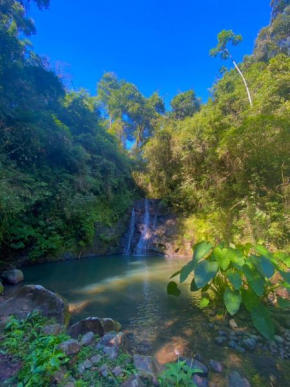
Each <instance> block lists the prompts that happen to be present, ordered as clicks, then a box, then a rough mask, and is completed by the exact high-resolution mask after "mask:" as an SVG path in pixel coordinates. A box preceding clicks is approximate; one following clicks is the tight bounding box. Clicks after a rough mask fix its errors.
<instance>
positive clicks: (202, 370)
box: [179, 356, 208, 375]
mask: <svg viewBox="0 0 290 387" xmlns="http://www.w3.org/2000/svg"><path fill="white" fill-rule="evenodd" d="M179 359H180V360H181V361H184V360H185V361H186V364H187V365H188V367H190V368H192V369H194V368H197V369H198V370H199V371H196V374H198V375H207V374H208V368H207V366H206V365H205V364H203V363H202V362H201V361H199V360H196V359H188V358H184V357H182V356H181V357H180V358H179Z"/></svg>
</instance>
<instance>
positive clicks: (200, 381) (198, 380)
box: [192, 374, 208, 387]
mask: <svg viewBox="0 0 290 387" xmlns="http://www.w3.org/2000/svg"><path fill="white" fill-rule="evenodd" d="M192 380H193V381H194V383H195V384H196V386H197V387H207V386H208V380H207V379H206V378H202V377H201V376H199V375H197V374H195V375H193V378H192Z"/></svg>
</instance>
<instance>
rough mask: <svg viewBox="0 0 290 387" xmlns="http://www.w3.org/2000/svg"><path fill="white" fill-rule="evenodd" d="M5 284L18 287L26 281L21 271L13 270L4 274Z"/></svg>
mask: <svg viewBox="0 0 290 387" xmlns="http://www.w3.org/2000/svg"><path fill="white" fill-rule="evenodd" d="M1 277H2V279H3V282H6V283H8V284H11V285H17V284H19V283H20V282H22V281H23V280H24V275H23V273H22V271H21V270H17V269H13V270H7V271H4V272H3V273H2V276H1Z"/></svg>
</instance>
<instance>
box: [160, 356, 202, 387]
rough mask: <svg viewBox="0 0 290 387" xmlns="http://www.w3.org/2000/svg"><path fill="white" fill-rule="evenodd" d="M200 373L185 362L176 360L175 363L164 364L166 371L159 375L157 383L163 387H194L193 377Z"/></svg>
mask: <svg viewBox="0 0 290 387" xmlns="http://www.w3.org/2000/svg"><path fill="white" fill-rule="evenodd" d="M198 372H201V370H200V369H198V368H197V367H193V368H192V367H190V366H188V365H187V364H186V361H185V360H183V361H181V360H180V359H179V358H178V361H177V362H176V363H169V364H166V369H165V371H163V373H162V374H161V375H160V378H159V381H160V383H161V386H164V387H171V386H172V387H173V386H174V387H196V384H195V383H194V381H193V375H194V374H196V373H198Z"/></svg>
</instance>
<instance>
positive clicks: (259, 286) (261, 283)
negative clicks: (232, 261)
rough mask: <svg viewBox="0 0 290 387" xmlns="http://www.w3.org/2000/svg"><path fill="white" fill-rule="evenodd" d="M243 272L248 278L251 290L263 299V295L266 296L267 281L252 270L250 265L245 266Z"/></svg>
mask: <svg viewBox="0 0 290 387" xmlns="http://www.w3.org/2000/svg"><path fill="white" fill-rule="evenodd" d="M242 270H243V272H244V274H245V276H246V278H247V281H248V283H249V285H250V287H251V289H253V291H254V292H255V293H256V294H257V295H258V296H259V297H262V295H263V294H264V288H265V279H264V278H263V277H262V276H261V274H260V273H259V272H258V271H257V270H256V269H255V268H251V267H250V266H249V265H244V266H243V267H242Z"/></svg>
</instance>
